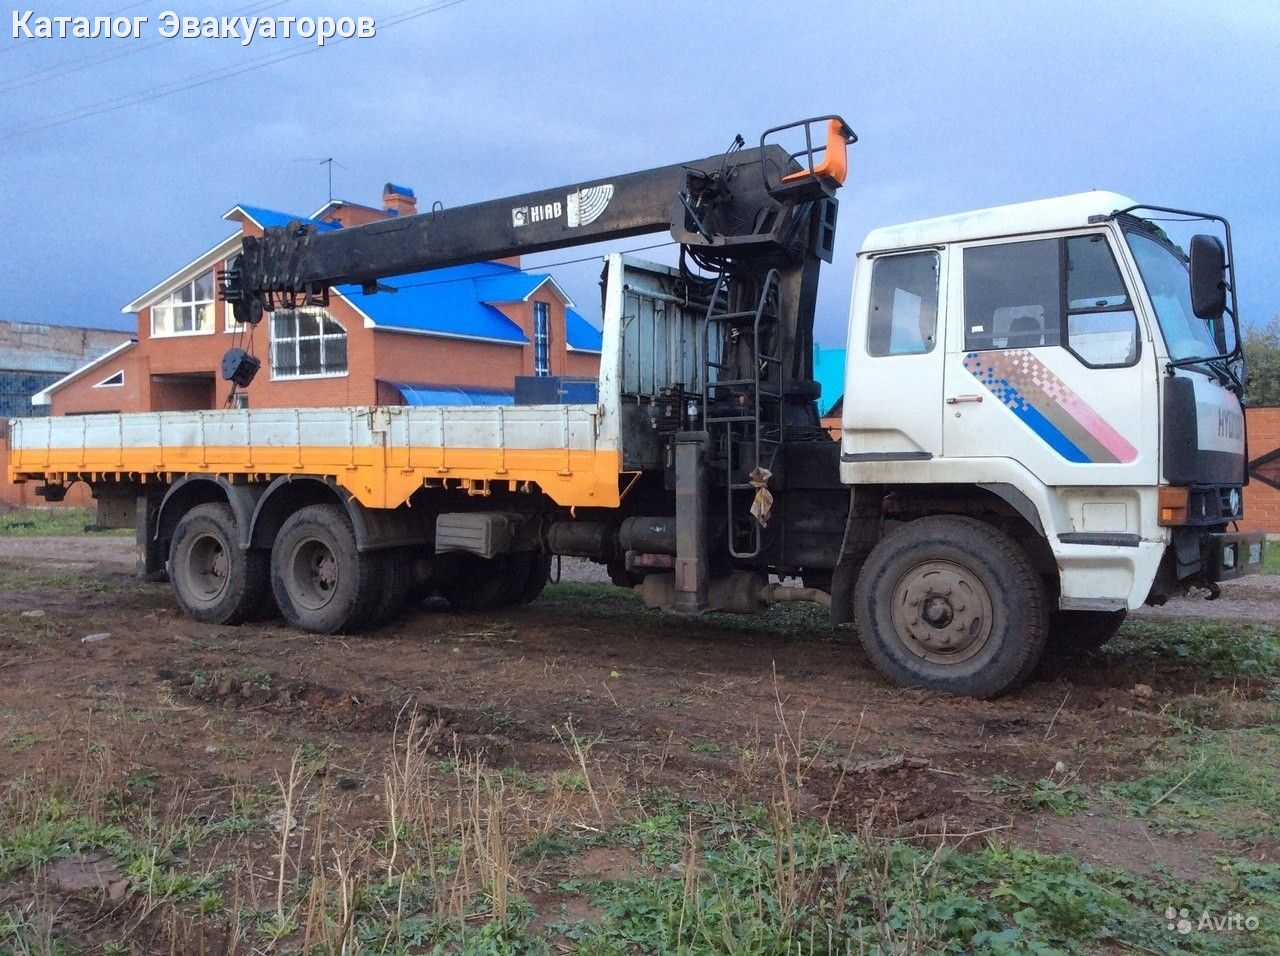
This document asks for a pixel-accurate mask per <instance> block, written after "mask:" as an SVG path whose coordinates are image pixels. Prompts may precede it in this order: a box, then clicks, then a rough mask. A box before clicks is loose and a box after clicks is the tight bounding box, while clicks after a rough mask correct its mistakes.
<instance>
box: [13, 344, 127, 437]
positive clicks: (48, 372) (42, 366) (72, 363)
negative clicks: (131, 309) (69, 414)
mask: <svg viewBox="0 0 1280 956" xmlns="http://www.w3.org/2000/svg"><path fill="white" fill-rule="evenodd" d="M130 337H131V333H129V332H112V331H110V330H107V329H84V328H75V327H72V326H64V325H45V324H43V323H36V322H0V419H6V418H24V417H27V416H31V415H45V414H47V413H48V409H47V408H44V407H33V406H32V405H31V396H32V395H34V394H35V393H36V392H38V391H40V390H41V389H43V388H46V387H48V386H49V385H52V384H53V383H54V382H56V381H57V380H58V379H60V378H62V377H63V376H64V375H67V374H68V373H70V372H73V371H75V370H76V369H77V368H79V367H80V366H82V365H84V364H85V363H86V362H89V361H92V360H93V359H95V358H97V357H98V356H100V355H102V354H104V353H105V352H108V351H110V350H111V349H113V348H115V347H116V346H117V345H120V344H122V343H124V342H127V341H129V339H130Z"/></svg>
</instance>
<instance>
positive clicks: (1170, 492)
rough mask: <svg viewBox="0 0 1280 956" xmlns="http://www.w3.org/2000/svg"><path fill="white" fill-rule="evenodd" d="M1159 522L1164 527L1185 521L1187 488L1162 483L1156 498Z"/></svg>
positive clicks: (1184, 522)
mask: <svg viewBox="0 0 1280 956" xmlns="http://www.w3.org/2000/svg"><path fill="white" fill-rule="evenodd" d="M1158 501H1159V505H1160V524H1161V525H1163V526H1164V527H1169V526H1170V525H1180V524H1186V523H1187V489H1186V488H1179V487H1175V486H1173V485H1164V486H1163V487H1162V488H1161V489H1160V497H1159V499H1158Z"/></svg>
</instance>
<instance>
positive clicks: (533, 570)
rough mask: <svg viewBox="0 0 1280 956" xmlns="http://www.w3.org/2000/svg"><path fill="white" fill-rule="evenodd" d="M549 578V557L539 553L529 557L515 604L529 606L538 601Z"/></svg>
mask: <svg viewBox="0 0 1280 956" xmlns="http://www.w3.org/2000/svg"><path fill="white" fill-rule="evenodd" d="M550 577H551V555H549V554H543V553H542V552H540V551H536V552H533V553H532V554H530V555H529V572H528V574H526V575H525V579H524V587H523V588H521V590H520V593H519V594H518V595H517V596H516V600H515V603H516V604H531V603H532V602H534V601H536V600H537V599H538V595H540V594H541V593H542V589H543V588H545V587H546V586H547V580H548V579H549V578H550Z"/></svg>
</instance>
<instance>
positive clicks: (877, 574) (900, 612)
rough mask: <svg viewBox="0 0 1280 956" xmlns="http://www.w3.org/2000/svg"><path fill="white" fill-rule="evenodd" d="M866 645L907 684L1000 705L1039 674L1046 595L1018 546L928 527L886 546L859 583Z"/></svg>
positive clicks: (937, 520)
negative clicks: (1003, 698)
mask: <svg viewBox="0 0 1280 956" xmlns="http://www.w3.org/2000/svg"><path fill="white" fill-rule="evenodd" d="M854 604H855V608H856V618H857V625H858V638H859V640H860V641H861V642H862V645H863V647H864V648H865V649H866V651H867V654H868V655H869V656H870V657H871V660H872V661H873V662H874V663H875V665H876V667H878V668H879V669H880V671H881V672H882V673H884V674H885V675H887V676H888V677H890V678H891V679H892V680H894V681H897V682H898V683H900V684H906V685H909V686H915V687H928V688H932V689H934V690H941V691H946V692H947V693H952V694H961V695H965V696H969V697H995V696H997V695H999V694H1003V693H1005V692H1006V691H1009V690H1011V689H1013V688H1014V687H1017V686H1018V685H1019V684H1021V683H1022V682H1023V681H1024V680H1026V679H1027V677H1028V676H1029V675H1030V674H1031V672H1032V671H1033V670H1034V669H1035V666H1036V663H1037V662H1038V661H1039V659H1040V655H1041V653H1042V652H1043V650H1044V644H1045V637H1046V634H1047V633H1048V614H1047V610H1046V601H1045V592H1044V585H1043V583H1042V582H1041V580H1040V578H1039V576H1038V575H1037V574H1036V572H1035V568H1034V567H1032V565H1031V562H1030V561H1029V560H1028V558H1027V555H1026V553H1025V552H1024V551H1023V550H1022V549H1021V548H1020V547H1019V546H1018V544H1017V542H1016V541H1014V540H1013V539H1012V538H1011V537H1009V536H1008V535H1007V534H1005V533H1004V532H1003V531H1000V530H999V529H997V528H994V527H992V526H991V525H988V524H985V523H984V522H981V521H978V520H977V519H974V518H967V517H959V516H953V515H939V516H933V517H928V518H919V519H917V520H915V521H912V522H910V523H908V524H907V525H905V526H904V527H902V528H900V529H899V530H897V531H895V532H893V533H892V534H890V535H889V536H888V537H886V538H884V539H883V540H881V541H880V542H879V543H878V544H877V545H876V546H875V548H874V549H873V550H872V552H871V554H870V555H869V556H868V558H867V561H866V563H865V564H864V565H863V567H862V571H861V573H860V574H859V576H858V584H857V587H856V589H855V595H854Z"/></svg>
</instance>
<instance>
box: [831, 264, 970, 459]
mask: <svg viewBox="0 0 1280 956" xmlns="http://www.w3.org/2000/svg"><path fill="white" fill-rule="evenodd" d="M945 289H946V253H945V251H944V250H939V249H917V250H913V251H907V252H895V253H891V254H877V255H864V256H862V257H861V258H859V260H858V271H857V277H856V280H855V282H854V297H853V304H852V306H851V310H852V314H851V316H850V323H849V352H848V361H847V363H846V368H845V389H844V417H843V422H842V432H843V434H842V439H841V448H840V459H841V461H842V462H844V463H846V464H856V463H863V464H866V463H872V462H891V461H928V460H930V459H932V458H934V457H936V456H938V455H941V454H942V421H941V417H940V416H939V414H938V408H939V406H940V405H941V403H942V384H943V383H942V379H943V362H944V359H945V350H944V349H943V347H942V344H941V342H940V336H939V332H940V330H941V329H942V328H943V327H944V322H943V320H944V317H945V316H944V313H945V301H946V298H945V295H944V294H943V290H945Z"/></svg>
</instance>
